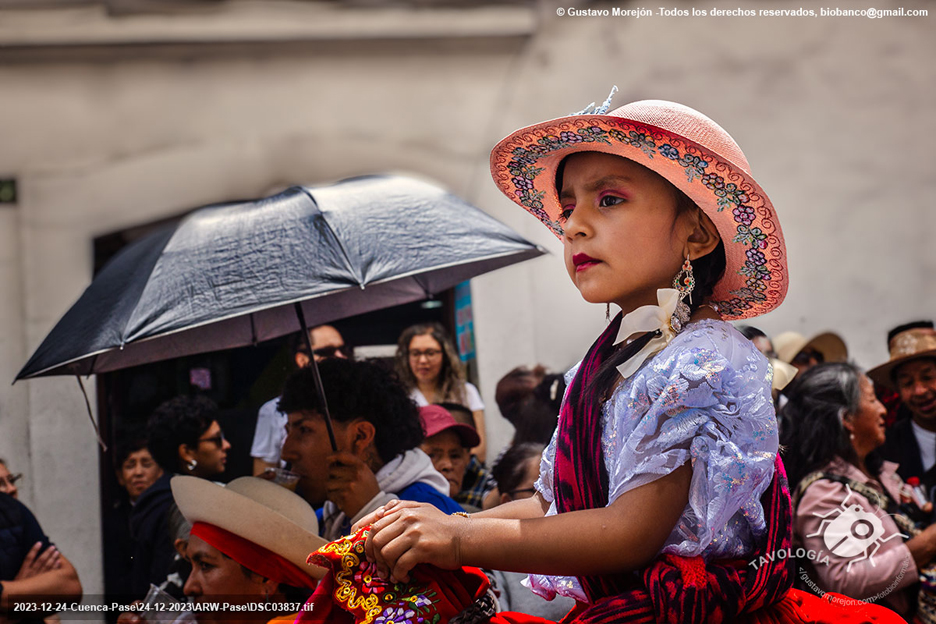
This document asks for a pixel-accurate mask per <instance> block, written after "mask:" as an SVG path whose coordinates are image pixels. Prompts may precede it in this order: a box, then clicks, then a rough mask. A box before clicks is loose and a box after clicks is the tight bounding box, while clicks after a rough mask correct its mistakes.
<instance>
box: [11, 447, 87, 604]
mask: <svg viewBox="0 0 936 624" xmlns="http://www.w3.org/2000/svg"><path fill="white" fill-rule="evenodd" d="M10 476H15V475H10V473H9V471H8V470H7V465H6V462H4V461H2V460H0V481H3V482H5V483H9V481H10ZM13 481H14V482H15V481H16V479H14V480H13ZM12 490H13V493H12V494H10V493H9V492H10V486H9V485H7V486H5V489H4V490H0V621H6V620H9V621H11V622H19V621H29V620H30V619H32V618H33V617H34V619H35V621H39V620H41V619H42V618H43V617H44V616H46V615H48V614H45V613H28V614H24V613H23V612H21V611H17V610H16V608H15V606H14V605H15V604H16V603H17V602H18V601H24V602H25V601H29V602H36V601H37V598H38V597H41V596H49V597H50V602H71V601H74V600H80V599H81V596H82V588H81V581H80V580H79V578H78V572H77V571H76V570H75V567H74V566H73V565H72V564H71V562H70V561H69V560H68V559H67V558H66V557H65V555H63V554H62V553H61V552H60V551H59V550H58V549H57V548H56V547H55V546H54V545H53V544H52V543H51V542H50V541H49V538H48V537H47V536H46V534H45V533H44V532H43V531H42V527H40V526H39V523H38V522H37V521H36V517H35V516H34V515H33V514H32V512H30V511H29V509H28V508H27V507H26V506H25V505H24V504H23V503H21V502H20V501H19V500H17V498H16V496H15V494H16V493H17V492H16V490H15V488H12Z"/></svg>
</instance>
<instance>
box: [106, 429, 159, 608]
mask: <svg viewBox="0 0 936 624" xmlns="http://www.w3.org/2000/svg"><path fill="white" fill-rule="evenodd" d="M125 435H126V437H124V438H123V439H121V440H120V441H119V442H118V443H117V445H116V446H115V450H114V465H115V473H116V476H117V483H119V484H120V486H121V488H122V489H123V491H122V492H121V493H120V494H119V495H118V496H117V497H116V499H115V501H114V504H113V506H112V507H111V509H110V510H109V511H108V513H105V514H104V515H103V517H102V519H101V521H102V524H103V529H104V535H106V536H107V539H105V540H104V587H105V590H106V596H107V599H106V601H107V602H118V601H120V600H125V599H126V598H127V597H128V596H130V595H132V589H131V586H130V578H131V572H132V570H133V538H132V537H131V534H130V512H131V511H132V509H133V506H134V505H135V504H136V502H137V500H138V499H139V498H140V495H141V494H143V492H145V491H146V490H147V489H148V488H149V487H150V486H151V485H153V483H155V482H156V480H157V479H158V478H159V477H161V476H162V473H163V470H162V468H161V467H160V466H159V464H157V463H156V460H155V459H153V456H152V455H150V452H149V449H148V448H147V446H146V438H145V437H143V436H142V435H134V434H125ZM117 615H118V614H116V613H114V614H113V615H111V614H110V613H108V618H107V619H108V621H113V620H114V619H116V617H117Z"/></svg>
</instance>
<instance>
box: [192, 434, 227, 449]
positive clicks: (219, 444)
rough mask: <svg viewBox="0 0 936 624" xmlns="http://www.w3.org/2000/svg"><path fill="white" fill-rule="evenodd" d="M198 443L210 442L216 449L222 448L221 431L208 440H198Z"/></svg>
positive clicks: (222, 436) (222, 437)
mask: <svg viewBox="0 0 936 624" xmlns="http://www.w3.org/2000/svg"><path fill="white" fill-rule="evenodd" d="M198 441H199V442H211V443H213V444H214V445H215V446H217V447H218V448H221V447H222V446H224V432H223V431H222V432H221V433H219V434H218V435H213V436H211V437H210V438H198Z"/></svg>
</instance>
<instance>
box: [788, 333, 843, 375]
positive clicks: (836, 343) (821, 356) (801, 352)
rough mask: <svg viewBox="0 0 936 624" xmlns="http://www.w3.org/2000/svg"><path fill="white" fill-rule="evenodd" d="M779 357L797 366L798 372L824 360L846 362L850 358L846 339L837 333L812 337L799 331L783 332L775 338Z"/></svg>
mask: <svg viewBox="0 0 936 624" xmlns="http://www.w3.org/2000/svg"><path fill="white" fill-rule="evenodd" d="M773 345H774V348H775V349H776V350H777V357H778V358H779V359H780V361H782V362H786V363H787V364H790V365H791V366H793V367H794V368H796V370H797V373H802V372H803V371H806V370H809V369H810V368H811V367H813V366H815V365H816V364H822V363H823V362H844V361H846V360H847V359H848V347H846V346H845V341H844V340H842V338H841V337H840V336H839V335H838V334H835V333H832V332H825V333H822V334H819V335H817V336H813V337H812V338H810V339H808V340H807V339H806V337H805V336H803V335H802V334H799V333H797V332H793V331H788V332H783V333H782V334H779V335H777V336H774V339H773Z"/></svg>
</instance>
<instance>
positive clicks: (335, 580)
mask: <svg viewBox="0 0 936 624" xmlns="http://www.w3.org/2000/svg"><path fill="white" fill-rule="evenodd" d="M368 531H369V528H368V527H365V528H363V529H361V530H359V531H358V532H357V533H354V534H353V535H349V536H347V537H343V538H341V539H338V540H335V541H333V542H330V543H328V544H326V545H325V546H323V547H322V548H320V549H319V550H317V551H316V552H314V553H312V554H311V555H309V563H311V564H314V565H317V566H321V567H324V568H326V569H328V570H330V571H331V572H329V573H328V574H327V575H326V576H325V578H324V579H322V581H321V582H320V583H319V587H318V588H317V589H316V591H315V593H314V594H313V595H312V598H310V602H311V603H312V604H313V605H314V608H312V609H311V610H307V611H303V612H302V613H300V617H299V619H298V620H297V622H307V623H311V622H330V623H339V624H391V623H392V624H442V623H445V622H448V621H450V620H453V619H455V618H457V616H459V615H460V614H462V613H463V612H465V610H466V609H468V608H469V607H472V606H474V605H475V604H476V602H479V601H481V602H483V599H484V597H485V595H486V593H487V590H488V587H489V582H488V579H487V577H486V576H485V575H484V573H483V572H481V571H480V570H478V569H477V568H461V569H460V570H454V571H450V570H441V569H439V568H436V567H435V566H430V565H419V566H416V567H415V568H414V569H413V570H412V571H411V572H410V581H409V582H408V583H390V582H389V581H385V580H383V579H381V578H380V577H379V576H377V568H376V566H375V565H374V564H372V563H369V562H368V561H367V558H366V557H365V555H364V540H365V539H366V537H367V535H368ZM492 613H493V609H491V610H490V613H487V614H486V615H484V616H483V617H482V619H483V620H486V619H487V617H489V616H490V615H491V614H492Z"/></svg>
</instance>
